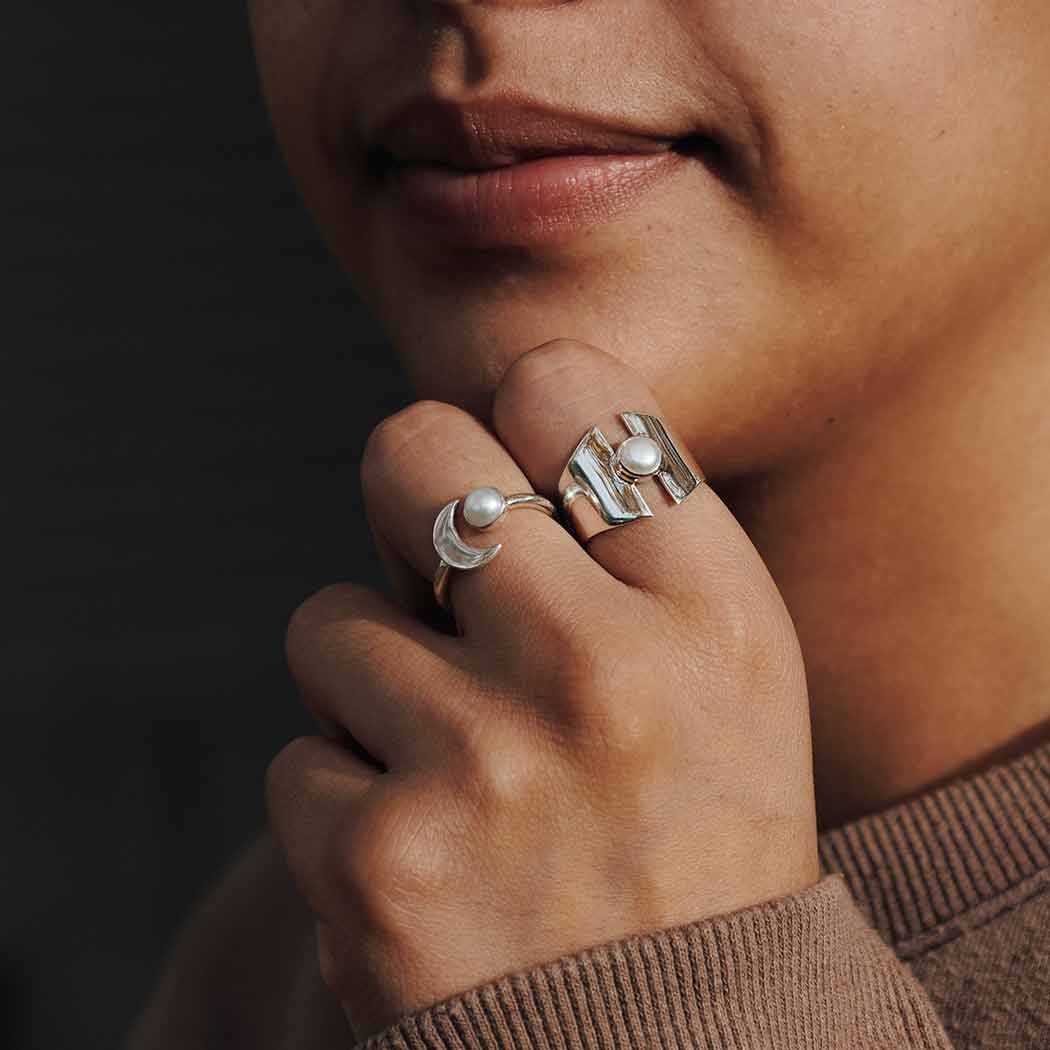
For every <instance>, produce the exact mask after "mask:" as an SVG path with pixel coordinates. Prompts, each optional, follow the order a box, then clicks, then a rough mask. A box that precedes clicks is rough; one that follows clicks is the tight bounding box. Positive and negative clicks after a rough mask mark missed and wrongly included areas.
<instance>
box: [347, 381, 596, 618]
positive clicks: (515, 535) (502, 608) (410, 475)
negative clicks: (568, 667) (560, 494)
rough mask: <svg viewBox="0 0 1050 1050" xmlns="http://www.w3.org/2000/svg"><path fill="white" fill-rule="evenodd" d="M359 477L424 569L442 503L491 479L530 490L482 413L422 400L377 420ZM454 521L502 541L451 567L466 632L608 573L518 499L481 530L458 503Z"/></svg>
mask: <svg viewBox="0 0 1050 1050" xmlns="http://www.w3.org/2000/svg"><path fill="white" fill-rule="evenodd" d="M361 484H362V490H363V493H364V497H365V501H366V503H367V504H368V517H369V520H370V522H371V523H372V527H373V529H374V530H375V531H376V532H377V533H378V534H379V537H380V538H381V542H384V543H386V544H387V545H389V546H391V547H393V548H394V549H395V550H397V551H398V552H399V554H400V555H401V556H402V557H403V558H404V559H405V561H406V562H407V563H408V564H409V565H410V566H412V568H414V569H415V571H416V572H418V573H419V574H420V575H421V576H424V577H426V578H427V579H431V578H432V577H433V574H434V571H435V569H436V567H437V564H438V555H437V553H436V552H435V550H434V545H433V539H432V533H433V525H434V520H435V518H436V516H437V514H438V513H439V511H440V510H441V509H442V508H443V507H444V506H446V505H447V504H448V503H450V502H451V501H452V500H455V499H457V498H461V497H463V496H465V495H466V494H467V493H468V492H471V491H473V490H474V489H477V488H482V487H487V486H492V487H494V488H497V489H499V490H500V491H502V492H503V493H504V494H505V495H511V494H514V493H527V492H531V491H532V486H531V485H530V484H529V482H528V479H527V478H526V477H525V475H524V474H523V473H522V471H521V469H520V468H519V467H518V465H517V464H516V463H515V462H514V460H513V459H512V458H511V456H510V454H509V453H508V452H507V451H506V449H504V447H503V446H502V445H501V444H500V442H499V441H498V440H497V439H496V438H495V437H494V436H493V435H492V434H491V433H490V432H489V431H488V430H486V429H485V427H484V426H482V424H481V423H480V422H478V420H476V419H475V418H474V417H473V416H471V415H469V414H468V413H466V412H464V411H462V410H461V409H458V408H455V407H453V406H452V405H446V404H442V403H440V402H434V401H421V402H418V403H416V404H414V405H412V406H410V407H409V408H407V409H404V410H403V411H401V412H399V413H397V414H396V415H394V416H391V417H390V418H389V419H387V420H385V421H384V422H383V423H381V424H380V425H379V426H378V427H377V428H376V430H375V431H374V432H373V434H372V437H371V438H370V440H369V442H368V445H367V447H366V449H365V453H364V456H363V458H362V463H361ZM456 525H457V528H458V529H460V530H461V531H462V532H463V539H464V540H465V542H467V543H468V544H469V545H470V546H472V547H476V548H478V549H481V548H484V547H490V546H492V545H494V544H496V543H500V544H502V545H503V546H502V549H501V551H500V553H499V555H498V556H497V557H496V558H495V559H494V560H493V561H491V562H490V563H489V564H487V565H485V566H484V567H482V568H480V569H475V570H472V571H458V570H453V572H452V578H451V579H450V581H449V591H450V603H451V605H452V607H453V608H454V610H455V614H456V622H457V624H458V626H459V629H460V631H461V633H462V634H464V635H470V634H475V633H476V634H479V635H480V636H485V635H486V634H487V635H489V636H491V634H492V631H493V630H498V629H499V625H500V624H501V623H502V619H503V618H502V614H503V613H505V612H506V611H507V609H508V606H512V607H513V609H514V611H515V613H516V614H518V616H516V617H515V619H516V620H519V621H520V614H522V613H524V614H525V615H526V616H528V614H529V613H539V612H541V611H542V612H543V613H544V614H545V615H558V614H559V611H560V612H561V613H562V614H569V612H570V608H571V604H572V596H573V595H574V594H592V595H593V594H594V592H595V589H596V588H600V587H602V586H603V585H606V584H608V582H609V580H608V577H607V576H606V575H605V574H604V573H602V572H601V571H600V570H599V568H598V566H597V565H596V564H595V563H594V562H593V561H592V560H591V559H590V558H588V557H587V555H586V554H585V553H584V552H583V551H582V550H581V548H580V547H579V545H578V544H577V543H576V542H575V540H574V539H573V538H572V536H571V535H570V534H569V533H568V532H567V531H566V530H565V529H564V528H562V526H561V525H560V524H559V523H558V522H556V521H554V520H552V519H551V518H549V517H548V516H547V515H546V514H542V513H538V512H537V511H535V510H531V509H529V510H517V509H516V510H514V511H511V512H510V513H508V514H506V516H505V517H504V518H502V519H501V520H500V521H498V522H497V523H496V524H495V525H493V526H492V528H491V529H490V530H486V531H485V532H480V531H477V530H474V529H472V528H470V527H469V526H468V527H465V526H464V525H463V523H462V517H461V511H460V513H459V514H457V520H456ZM482 537H483V539H482ZM555 599H557V600H555Z"/></svg>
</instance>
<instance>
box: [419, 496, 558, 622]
mask: <svg viewBox="0 0 1050 1050" xmlns="http://www.w3.org/2000/svg"><path fill="white" fill-rule="evenodd" d="M460 504H462V505H463V517H464V519H465V520H466V522H467V524H468V525H472V526H473V527H474V528H476V529H481V530H484V529H488V528H491V527H492V526H493V525H495V524H496V523H497V522H498V521H501V520H502V519H503V517H504V515H506V514H507V512H508V511H512V510H514V509H515V508H517V507H525V508H531V509H533V510H540V511H543V513H544V514H546V515H547V516H548V517H551V518H553V517H555V515H556V514H557V509H556V508H555V506H554V504H553V503H551V501H550V500H549V499H546V498H544V497H543V496H537V495H536V493H534V492H517V493H514V495H512V496H504V495H503V493H502V492H500V490H499V489H496V488H492V487H491V486H487V487H485V488H480V489H474V491H473V492H470V493H468V494H467V495H466V496H465V497H464V498H463V499H461V500H459V499H455V500H453V501H452V502H451V503H447V504H445V506H444V507H442V509H441V511H440V512H439V513H438V515H437V517H436V518H435V519H434V550H435V551H436V552H437V556H438V567H437V569H436V570H435V571H434V597H435V598H436V599H437V603H438V605H440V606H441V608H442V609H445V610H448V609H449V604H448V585H449V578H450V577H451V575H452V570H453V569H461V570H464V571H469V570H471V569H480V568H481V567H482V566H483V565H488V563H489V562H490V561H492V559H493V558H495V557H496V555H497V554H499V552H500V551H501V550H502V549H503V544H502V543H496V544H494V545H493V546H491V547H471V546H470V545H469V544H468V543H466V542H464V540H463V537H462V536H460V534H459V530H458V529H457V528H456V510H457V509H458V508H459V506H460Z"/></svg>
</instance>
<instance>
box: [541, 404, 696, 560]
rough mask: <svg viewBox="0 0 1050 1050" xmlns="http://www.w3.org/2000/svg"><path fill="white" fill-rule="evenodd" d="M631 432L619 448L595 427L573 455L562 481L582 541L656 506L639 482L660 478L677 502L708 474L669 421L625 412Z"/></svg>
mask: <svg viewBox="0 0 1050 1050" xmlns="http://www.w3.org/2000/svg"><path fill="white" fill-rule="evenodd" d="M619 415H620V419H621V420H622V421H623V425H624V426H625V427H626V428H627V431H628V433H629V436H628V437H627V438H625V439H624V440H623V441H621V442H620V444H619V445H618V446H617V447H616V448H613V446H612V444H611V443H610V442H609V440H608V438H607V437H606V436H605V435H604V434H603V433H602V431H601V430H600V429H599V428H598V427H591V429H590V430H588V431H587V433H586V434H584V435H583V437H582V438H581V439H580V442H579V444H578V445H577V446H576V450H575V451H574V452H573V454H572V455H571V456H570V457H569V461H568V463H567V464H566V465H565V469H564V470H563V471H562V475H561V478H560V480H559V483H558V496H559V498H560V500H561V505H562V508H563V510H564V511H565V516H566V518H567V519H568V521H569V522H570V523H571V525H572V527H573V531H574V532H575V533H576V535H577V537H578V538H579V539H580V541H581V542H583V543H586V542H588V541H589V540H591V539H592V538H593V537H595V536H597V535H598V534H599V533H601V532H605V531H607V530H608V529H615V528H618V527H619V526H621V525H628V524H630V523H631V522H632V521H638V520H639V519H641V518H651V517H652V516H653V512H652V510H651V509H650V506H649V504H648V502H647V501H646V499H645V496H644V495H643V493H642V491H641V488H640V487H639V486H640V485H641V484H642V483H643V482H647V481H648V480H649V479H653V478H655V480H656V481H657V482H658V484H659V485H660V487H661V488H662V489H663V491H664V493H665V494H666V496H667V497H668V498H669V499H670V500H671V501H672V502H673V503H674V504H675V505H676V506H677V505H678V504H679V503H681V502H682V501H683V500H684V499H685V498H686V497H687V496H688V495H689V494H690V493H691V492H693V491H694V490H695V489H697V488H698V487H699V486H700V485H702V484H703V483H704V481H705V480H706V479H705V478H704V475H703V472H702V471H701V470H700V468H699V466H697V464H696V461H695V460H694V459H693V457H692V456H691V455H690V454H689V452H688V450H683V448H680V447H679V446H678V445H677V444H675V441H674V439H673V438H672V437H671V435H670V433H669V431H668V429H667V426H666V424H665V423H664V422H663V421H662V420H661V419H659V418H658V417H657V416H653V415H648V414H646V413H644V412H621V413H620V414H619Z"/></svg>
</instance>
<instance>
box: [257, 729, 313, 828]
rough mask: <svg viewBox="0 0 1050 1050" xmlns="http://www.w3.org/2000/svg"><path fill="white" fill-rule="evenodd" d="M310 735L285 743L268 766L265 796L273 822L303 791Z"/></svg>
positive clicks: (265, 775)
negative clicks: (289, 802)
mask: <svg viewBox="0 0 1050 1050" xmlns="http://www.w3.org/2000/svg"><path fill="white" fill-rule="evenodd" d="M310 747H311V741H310V738H309V737H299V738H298V739H296V740H292V741H291V742H290V743H288V744H285V746H284V747H283V748H281V750H280V751H279V752H278V753H277V754H276V755H275V756H274V757H273V759H272V760H271V761H270V764H269V765H268V766H267V767H266V772H265V774H264V777H263V785H264V796H265V799H266V807H267V811H268V812H269V814H270V818H271V822H275V823H277V824H278V825H279V824H280V821H274V818H275V817H276V816H278V815H279V814H280V812H282V811H283V809H284V805H285V803H286V802H287V801H288V800H289V799H291V798H294V797H296V796H298V795H299V794H301V793H302V788H303V775H304V774H303V771H304V769H305V768H306V759H307V757H308V756H307V752H308V751H309V750H310Z"/></svg>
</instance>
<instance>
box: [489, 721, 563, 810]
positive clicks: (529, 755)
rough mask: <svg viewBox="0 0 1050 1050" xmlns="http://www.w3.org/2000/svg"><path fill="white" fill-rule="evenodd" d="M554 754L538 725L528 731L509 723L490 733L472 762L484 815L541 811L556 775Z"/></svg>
mask: <svg viewBox="0 0 1050 1050" xmlns="http://www.w3.org/2000/svg"><path fill="white" fill-rule="evenodd" d="M544 736H545V734H544ZM551 751H552V746H551V743H550V741H549V740H547V739H544V738H543V736H541V734H540V732H539V727H538V726H534V727H533V731H532V732H525V731H523V729H522V728H521V727H519V726H516V725H513V726H512V725H511V724H510V723H506V724H504V725H503V726H501V728H500V729H499V730H498V731H490V732H489V733H488V734H486V737H485V739H484V743H483V746H480V747H478V748H477V749H476V750H475V751H474V753H473V754H472V755H471V756H470V760H469V770H470V778H471V787H472V790H473V792H474V794H475V797H476V800H477V802H478V804H479V806H480V807H481V810H482V813H483V814H492V813H497V812H498V813H506V812H507V811H510V810H515V809H517V810H527V811H530V812H540V809H539V808H537V804H538V802H539V800H540V799H541V798H542V797H543V796H544V795H545V794H546V793H547V792H548V790H549V788H550V782H551V778H552V773H553V766H552V763H551V757H552V756H551Z"/></svg>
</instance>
